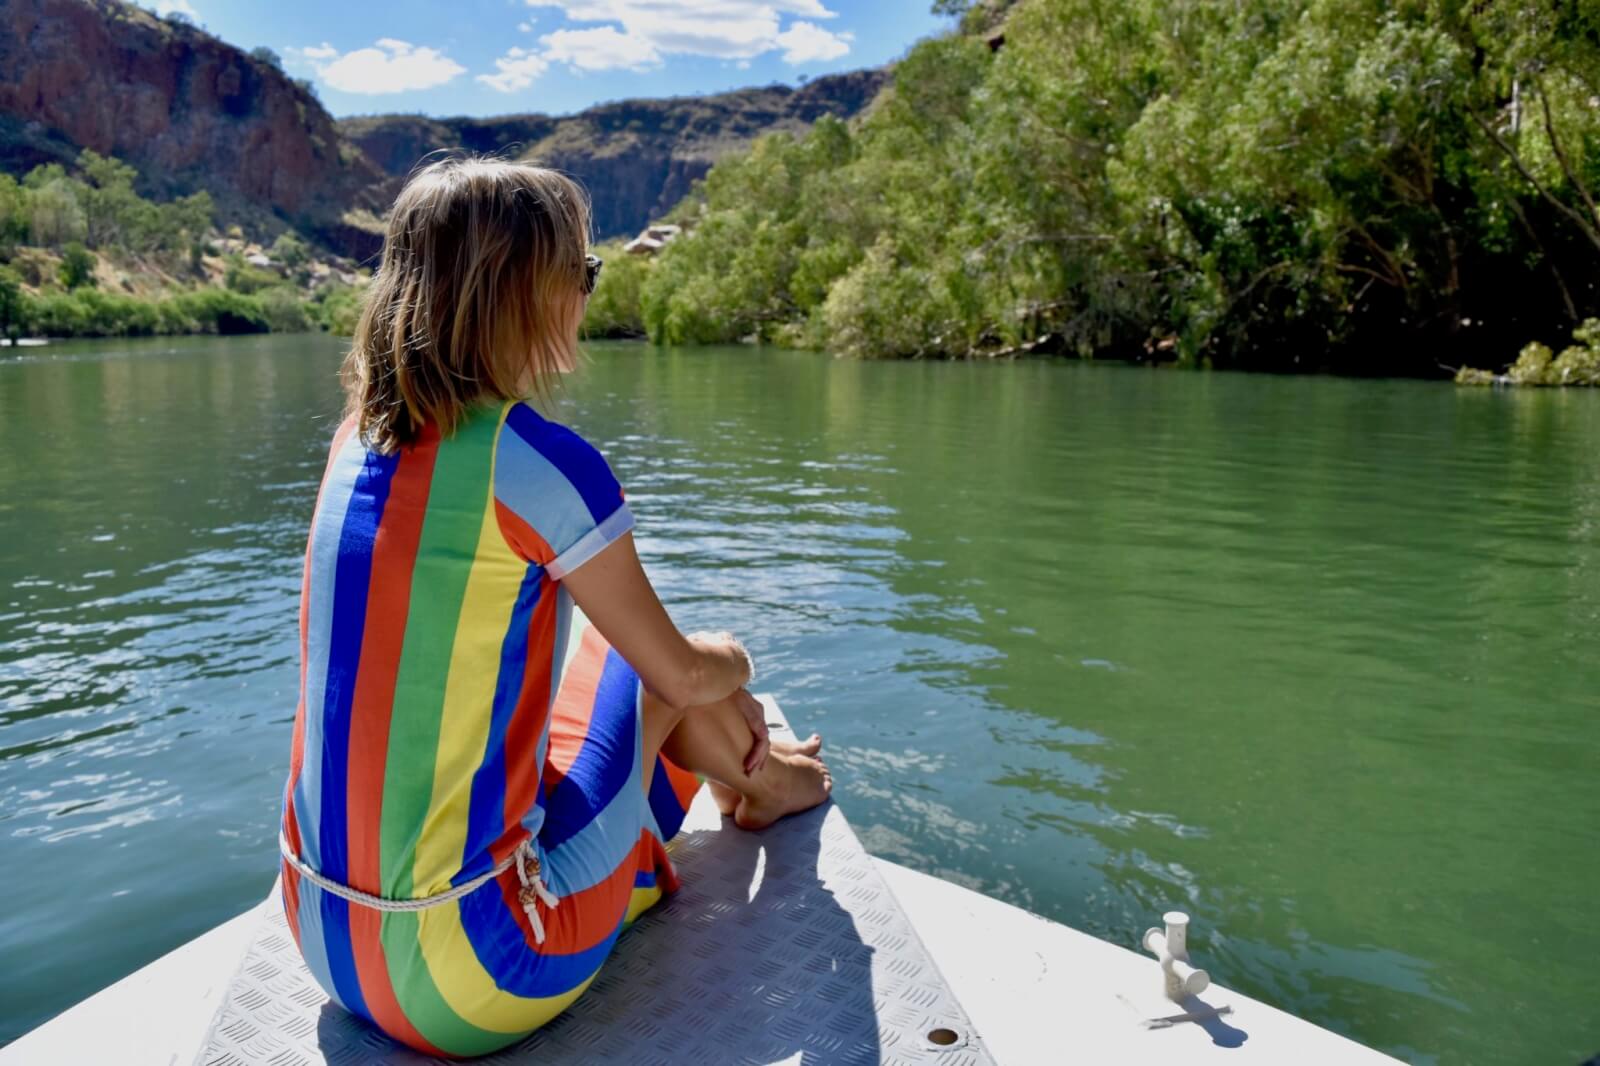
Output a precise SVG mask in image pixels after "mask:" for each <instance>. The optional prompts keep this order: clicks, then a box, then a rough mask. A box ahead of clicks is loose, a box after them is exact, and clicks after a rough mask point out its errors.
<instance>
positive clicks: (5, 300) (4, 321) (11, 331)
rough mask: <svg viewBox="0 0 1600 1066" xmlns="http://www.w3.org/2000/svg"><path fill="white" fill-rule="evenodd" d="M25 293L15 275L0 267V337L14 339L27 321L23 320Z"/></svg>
mask: <svg viewBox="0 0 1600 1066" xmlns="http://www.w3.org/2000/svg"><path fill="white" fill-rule="evenodd" d="M25 309H26V295H25V294H24V293H23V291H22V283H21V282H20V281H18V280H17V275H16V274H15V273H14V272H12V271H11V270H8V269H6V268H4V267H0V337H6V338H8V339H10V340H15V339H16V338H17V337H18V335H20V334H21V333H22V331H23V329H24V328H26V325H27V323H26V322H25V320H24V311H25Z"/></svg>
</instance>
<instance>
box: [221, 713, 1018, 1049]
mask: <svg viewBox="0 0 1600 1066" xmlns="http://www.w3.org/2000/svg"><path fill="white" fill-rule="evenodd" d="M763 703H765V704H766V707H767V712H768V720H769V722H771V723H772V725H773V727H774V728H773V732H774V734H775V735H780V736H782V735H792V734H790V733H789V732H788V725H787V723H786V722H785V721H784V719H783V716H782V714H781V713H780V712H779V710H778V708H777V705H776V703H774V702H773V701H772V700H771V698H770V697H763ZM724 822H726V825H725V824H724ZM668 850H669V852H670V853H671V855H672V858H673V862H674V863H675V864H676V866H677V868H678V872H679V874H680V875H681V877H682V881H683V887H682V889H681V890H680V891H679V892H677V893H676V894H674V895H671V896H668V897H666V899H664V900H663V901H662V902H661V903H660V904H658V905H657V906H656V907H654V908H652V909H651V910H649V911H647V912H645V914H644V915H643V916H642V917H641V918H640V919H639V921H638V922H637V923H635V924H634V926H633V927H632V928H631V929H629V930H628V931H627V932H625V933H623V935H622V936H621V937H620V938H619V939H618V941H617V945H616V947H615V948H614V949H613V951H612V954H611V957H610V958H609V959H608V960H607V961H606V963H605V965H604V966H603V967H602V969H601V971H600V975H599V976H598V977H597V978H596V979H595V981H594V983H593V984H592V985H590V986H589V988H588V990H587V991H585V992H584V993H583V995H581V996H580V997H579V998H578V1000H577V1002H576V1003H574V1004H573V1006H572V1007H570V1008H568V1009H567V1011H566V1012H565V1013H563V1014H562V1015H561V1016H560V1017H558V1018H556V1020H555V1021H553V1022H551V1023H550V1024H549V1025H546V1026H545V1027H544V1028H542V1029H540V1030H538V1031H537V1032H535V1033H534V1034H533V1035H532V1036H530V1037H528V1039H526V1040H524V1041H522V1042H521V1043H520V1044H516V1045H514V1046H512V1047H510V1048H507V1049H505V1050H504V1051H500V1052H497V1053H495V1054H493V1055H489V1056H486V1057H484V1058H482V1059H479V1060H476V1061H479V1062H485V1063H496V1064H506V1066H510V1064H514V1063H517V1064H527V1063H536V1062H537V1063H558V1062H560V1063H566V1062H573V1063H577V1062H582V1063H592V1062H626V1063H639V1064H658V1063H659V1064H663V1066H666V1064H672V1063H684V1062H691V1063H699V1064H710V1063H753V1064H754V1063H761V1064H765V1063H775V1062H803V1063H805V1064H807V1066H821V1064H833V1063H879V1062H884V1063H895V1064H911V1063H938V1064H941V1066H979V1064H982V1063H990V1062H992V1061H993V1060H992V1059H991V1058H990V1057H989V1055H988V1053H987V1052H986V1051H985V1049H984V1047H983V1042H982V1040H981V1039H980V1038H979V1036H978V1034H977V1033H976V1032H974V1031H973V1028H972V1024H971V1022H970V1021H969V1020H968V1018H967V1016H966V1013H965V1012H964V1011H963V1010H962V1008H961V1005H960V1004H959V1003H957V1002H956V999H955V997H954V995H952V993H951V991H950V988H949V986H948V985H947V984H946V983H945V981H944V978H943V977H942V976H941V975H940V974H939V971H938V969H937V968H936V967H935V966H934V964H933V961H932V959H931V958H930V957H929V955H928V952H927V950H926V949H925V948H924V947H923V944H922V942H921V941H920V940H919V939H918V938H917V934H916V931H915V930H914V929H913V928H912V926H911V923H910V921H909V920H908V919H907V918H906V915H905V912H904V911H903V910H902V909H901V908H900V905H899V903H898V902H897V901H896V900H895V898H894V895H893V893H891V892H890V890H889V887H888V885H887V884H885V883H884V880H883V876H882V875H881V874H880V873H879V872H878V870H877V868H876V867H875V866H874V865H873V863H872V860H871V859H870V858H869V857H868V855H867V853H866V852H865V851H864V850H863V849H862V847H861V843H860V841H858V840H857V839H856V835H855V833H854V832H852V831H851V829H850V826H849V824H848V823H847V822H846V821H845V818H844V814H843V812H841V811H840V810H839V808H838V807H837V806H836V805H835V804H834V803H832V802H829V803H826V804H824V805H823V806H821V807H818V808H816V809H814V810H811V811H807V812H805V813H803V814H799V815H794V816H791V817H788V818H785V819H783V820H782V821H780V822H778V823H777V824H775V825H772V826H770V827H768V828H767V829H764V830H762V831H761V832H759V833H747V832H744V831H742V830H739V829H736V828H734V826H733V824H732V821H731V820H726V819H724V818H723V817H722V815H721V814H720V813H719V812H718V811H717V809H716V805H715V804H714V803H712V801H711V797H710V795H709V793H708V792H707V791H706V790H704V789H702V790H701V793H700V795H699V796H698V797H696V800H695V803H694V806H693V807H692V808H691V810H690V812H689V816H688V818H687V819H686V820H685V822H684V825H683V829H682V830H681V831H680V833H679V835H678V837H677V838H676V839H674V840H673V841H672V842H671V843H670V844H669V845H668ZM277 893H278V887H277V886H274V888H273V893H272V895H271V896H270V897H269V898H268V900H267V902H266V903H265V904H264V905H263V908H262V913H263V918H262V925H261V928H260V929H259V930H258V931H257V933H256V935H255V938H254V940H253V941H252V942H251V945H250V949H249V951H248V952H247V953H246V955H245V959H244V962H243V963H242V964H241V966H240V968H239V972H238V973H237V974H236V975H235V977H234V979H233V981H232V983H231V985H230V987H229V989H228V993H227V995H226V997H225V998H224V1000H223V1005H222V1007H221V1008H220V1009H219V1010H218V1011H217V1015H216V1017H215V1019H214V1020H213V1021H212V1024H211V1029H210V1032H209V1033H208V1034H207V1037H206V1041H205V1044H204V1047H203V1049H202V1051H201V1053H200V1055H199V1057H198V1059H197V1060H196V1061H197V1062H198V1063H201V1064H203V1066H245V1064H254V1063H271V1064H272V1066H314V1064H321V1063H332V1064H336V1066H344V1064H355V1063H362V1064H366V1063H384V1064H395V1066H401V1064H405V1066H411V1064H421V1063H443V1062H447V1061H449V1060H443V1059H435V1058H431V1057H429V1056H425V1055H420V1054H418V1053H416V1052H414V1051H412V1050H410V1049H409V1048H407V1047H405V1046H403V1045H401V1044H397V1043H395V1042H393V1041H391V1040H389V1039H388V1038H387V1037H385V1036H383V1035H382V1034H381V1033H379V1032H378V1031H377V1030H375V1029H373V1028H372V1027H370V1026H368V1025H367V1024H366V1023H365V1022H362V1021H361V1020H360V1019H358V1018H356V1017H355V1016H353V1015H351V1014H349V1013H347V1012H346V1011H344V1010H343V1009H342V1008H340V1007H338V1006H336V1005H335V1004H333V1003H331V1002H329V1000H328V997H327V995H326V994H325V993H324V992H323V991H322V989H321V988H320V987H318V985H317V984H316V982H315V981H314V980H313V979H312V977H311V974H310V973H309V972H308V971H307V970H306V968H305V964H304V963H303V962H302V961H301V959H300V953H299V950H298V949H297V948H296V947H295V944H294V940H293V939H292V937H291V936H290V933H289V928H288V925H287V923H286V922H285V920H284V918H283V907H282V905H281V903H280V902H279V900H278V895H277ZM936 1031H938V1036H939V1039H941V1040H944V1041H952V1040H953V1042H948V1043H937V1042H935V1041H934V1040H932V1039H930V1037H929V1034H932V1033H935V1032H936Z"/></svg>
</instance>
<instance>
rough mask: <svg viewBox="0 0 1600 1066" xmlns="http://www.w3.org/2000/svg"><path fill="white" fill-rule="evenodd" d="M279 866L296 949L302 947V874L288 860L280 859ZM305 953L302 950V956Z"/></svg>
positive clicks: (291, 933) (287, 914)
mask: <svg viewBox="0 0 1600 1066" xmlns="http://www.w3.org/2000/svg"><path fill="white" fill-rule="evenodd" d="M278 866H279V867H280V868H281V869H282V871H283V889H282V891H283V909H284V911H285V915H284V916H285V917H286V918H287V919H288V920H289V933H290V935H291V936H293V937H294V943H295V947H300V872H299V871H298V870H296V869H295V868H294V867H293V866H290V865H289V860H288V859H279V860H278ZM304 951H305V949H304V948H301V953H302V954H304Z"/></svg>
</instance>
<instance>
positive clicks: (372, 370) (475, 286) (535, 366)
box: [343, 155, 590, 453]
mask: <svg viewBox="0 0 1600 1066" xmlns="http://www.w3.org/2000/svg"><path fill="white" fill-rule="evenodd" d="M589 217H590V216H589V199H588V197H587V196H586V195H585V193H584V191H583V189H582V187H581V186H579V185H578V184H577V183H576V182H574V181H573V180H572V179H570V178H568V177H566V176H565V175H563V174H560V173H557V172H556V171H553V170H546V169H544V168H542V167H535V166H530V165H527V164H524V163H513V162H508V161H505V160H500V159H492V158H485V157H480V156H470V155H462V156H453V157H450V158H446V159H442V160H440V161H438V162H435V163H432V164H429V165H428V166H426V167H424V168H422V169H421V170H418V171H417V172H416V173H414V174H413V175H412V176H411V178H410V179H409V180H408V181H407V182H406V184H405V187H404V188H403V189H401V190H400V195H399V196H398V197H396V198H395V202H394V207H393V208H392V209H391V210H390V212H389V223H388V228H387V231H386V232H385V234H384V240H383V258H382V261H381V263H380V264H379V266H378V271H377V274H376V275H375V276H374V277H373V280H372V284H371V285H370V286H369V287H368V289H367V293H366V297H365V303H364V306H363V308H362V312H361V318H360V321H359V323H358V324H357V326H356V332H355V338H354V343H353V344H352V346H351V349H350V354H349V355H348V356H347V357H346V358H345V363H344V372H343V378H344V386H345V395H346V399H347V402H348V407H347V413H348V414H353V415H355V416H356V418H357V419H358V428H359V430H360V433H361V436H362V439H363V440H364V441H365V442H366V443H367V446H368V447H370V448H372V449H373V450H375V451H378V452H385V453H387V452H393V451H395V450H397V449H398V448H401V447H404V446H405V445H407V444H411V443H413V442H414V441H415V440H416V439H417V437H418V435H419V434H420V433H421V431H422V429H423V427H424V426H426V425H429V424H430V423H431V424H432V425H434V426H437V427H438V429H439V432H440V433H441V435H443V436H449V435H450V433H451V432H452V431H453V430H454V429H455V428H456V426H457V425H459V424H460V422H461V420H462V417H463V416H464V414H465V412H466V409H467V408H468V407H469V406H471V405H472V404H474V403H477V402H481V401H484V400H496V399H498V400H508V399H515V398H521V397H523V396H525V395H527V394H529V393H530V392H532V391H535V390H538V389H540V388H542V386H543V385H544V383H545V382H547V381H548V380H550V379H551V377H552V375H554V374H556V373H557V372H559V371H560V370H561V369H563V368H570V367H571V366H572V365H573V364H574V362H575V360H576V358H577V339H578V329H579V326H580V324H581V321H582V318H583V297H582V293H583V282H584V256H585V255H586V254H587V253H588V250H589V248H588V245H589Z"/></svg>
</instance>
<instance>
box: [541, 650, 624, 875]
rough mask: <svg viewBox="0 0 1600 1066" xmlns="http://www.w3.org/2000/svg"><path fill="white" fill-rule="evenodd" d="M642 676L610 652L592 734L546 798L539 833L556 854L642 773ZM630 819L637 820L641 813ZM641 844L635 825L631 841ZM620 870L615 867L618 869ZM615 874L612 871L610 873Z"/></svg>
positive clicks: (598, 688) (597, 690)
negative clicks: (639, 705)
mask: <svg viewBox="0 0 1600 1066" xmlns="http://www.w3.org/2000/svg"><path fill="white" fill-rule="evenodd" d="M638 685H639V675H638V674H636V673H634V671H633V667H631V666H629V665H628V663H627V660H625V659H623V657H622V656H621V655H619V654H618V653H617V651H616V649H615V648H610V649H607V651H606V660H605V664H604V666H603V667H602V668H601V673H600V680H599V681H598V683H597V684H596V685H595V693H594V707H593V710H592V713H591V714H590V716H589V730H588V732H587V733H586V734H585V735H584V738H583V746H582V747H581V748H579V749H578V755H577V758H575V759H574V760H573V762H572V766H571V768H570V769H569V770H568V771H567V773H566V776H565V777H564V778H562V779H561V781H560V782H559V783H557V785H556V787H555V788H554V789H552V790H551V791H550V794H549V796H547V797H546V798H545V823H544V828H543V830H542V831H541V832H540V834H539V838H540V840H541V841H543V843H544V846H545V847H546V848H547V849H549V850H551V851H554V850H556V849H557V848H559V847H560V846H561V845H562V844H564V843H566V842H567V841H568V840H570V839H572V838H573V837H574V836H577V835H578V834H579V833H582V832H584V831H585V830H586V829H587V828H588V827H589V826H591V825H593V824H594V823H595V822H596V821H597V819H598V818H599V816H600V815H601V814H603V813H604V812H605V810H606V808H607V807H610V806H611V805H612V801H613V800H614V799H616V797H617V795H618V794H619V793H620V792H621V791H622V789H623V787H624V786H625V785H626V784H627V783H628V782H629V781H630V780H633V779H634V778H635V777H636V776H637V774H638V771H639V757H638V751H639V744H640V737H639V729H638V724H639V723H638V714H637V711H636V708H635V701H636V699H637V698H638ZM630 817H632V818H634V819H637V817H638V816H637V813H633V814H632V815H630ZM637 842H638V825H637V821H635V825H634V829H633V832H632V834H631V836H630V839H629V840H628V847H629V848H630V849H631V848H632V847H633V846H634V844H636V843H637ZM612 869H615V865H613V866H612ZM606 872H607V873H609V872H610V871H609V870H608V871H606Z"/></svg>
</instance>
